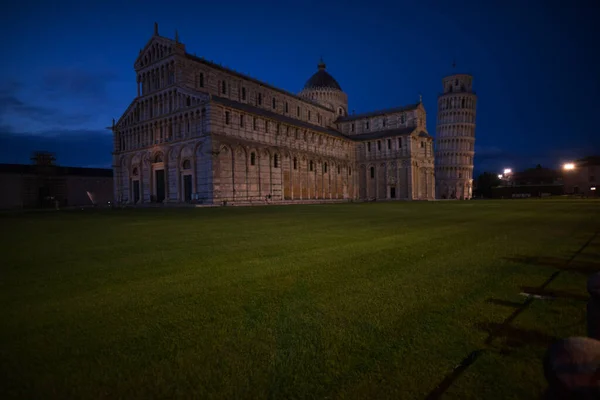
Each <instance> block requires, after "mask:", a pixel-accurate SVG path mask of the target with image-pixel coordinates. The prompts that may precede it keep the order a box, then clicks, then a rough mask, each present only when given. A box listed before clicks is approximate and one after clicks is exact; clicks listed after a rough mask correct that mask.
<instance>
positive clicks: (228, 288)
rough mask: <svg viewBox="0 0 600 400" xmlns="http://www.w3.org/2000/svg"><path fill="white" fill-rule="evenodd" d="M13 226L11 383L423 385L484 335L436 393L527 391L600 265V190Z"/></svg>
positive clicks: (80, 388) (158, 393)
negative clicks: (595, 196) (576, 196)
mask: <svg viewBox="0 0 600 400" xmlns="http://www.w3.org/2000/svg"><path fill="white" fill-rule="evenodd" d="M0 226H1V228H2V229H1V230H0V231H1V233H0V239H1V250H2V254H3V256H2V263H1V266H0V312H1V318H2V329H1V331H0V332H1V333H0V379H2V381H3V383H2V384H1V386H0V390H1V391H2V392H0V396H1V397H2V398H14V397H19V398H68V397H77V398H116V397H119V398H149V397H198V398H228V399H232V398H263V399H264V398H307V397H311V398H352V399H364V398H376V399H385V398H393V399H398V398H406V399H408V398H424V397H426V396H427V394H428V393H430V392H431V391H432V390H434V389H435V388H436V387H437V386H438V384H440V383H441V382H442V381H443V380H444V378H445V377H446V376H448V375H449V374H451V373H452V371H453V370H454V368H455V367H456V366H457V365H458V364H459V363H460V362H461V361H462V360H463V359H465V357H467V356H468V355H469V354H470V353H471V352H473V351H475V350H483V352H482V353H481V355H480V356H479V358H477V359H476V360H475V362H473V364H471V365H470V366H469V367H468V368H467V369H466V370H465V371H464V373H462V374H461V375H460V376H457V377H456V379H454V380H452V382H451V384H450V385H449V387H448V389H447V390H446V391H445V393H444V395H443V396H442V398H457V399H458V398H460V399H467V398H473V399H487V398H498V399H510V398H533V397H535V396H538V395H539V394H540V393H541V391H542V390H543V389H544V387H545V381H544V378H543V373H542V366H541V357H542V356H543V354H544V352H545V350H546V347H547V346H548V344H549V343H551V342H552V340H555V339H556V338H560V337H566V336H572V335H584V334H585V304H586V295H587V294H586V290H585V282H586V277H587V275H589V274H590V273H591V272H593V271H594V270H600V262H599V261H598V259H599V258H600V235H598V236H596V237H595V238H593V235H594V233H595V232H597V231H598V230H599V229H600V202H599V201H593V200H550V199H543V200H539V199H536V200H515V201H510V200H507V201H470V202H429V203H426V202H413V203H410V202H402V203H369V204H344V205H312V206H271V207H249V208H242V207H226V208H203V209H139V210H106V211H93V210H87V211H71V212H67V211H60V212H56V211H54V212H44V213H29V214H20V215H9V214H4V215H0ZM590 238H593V240H592V241H591V243H590V244H589V245H588V246H587V247H585V249H584V250H583V251H582V252H581V253H580V254H578V255H577V256H576V257H575V258H574V260H573V261H572V262H571V263H570V264H568V261H569V259H570V258H572V257H573V255H575V253H576V252H577V251H578V250H579V249H580V248H581V247H582V246H583V245H584V243H586V242H587V241H589V240H590ZM559 270H561V271H562V272H561V273H560V274H559V275H558V276H557V277H556V279H554V280H553V281H552V282H551V283H550V284H549V285H548V286H547V287H546V288H545V290H546V291H554V292H555V294H557V297H555V298H554V299H549V300H535V301H533V303H532V304H531V305H530V306H529V307H527V308H525V309H524V310H523V311H522V312H521V313H520V314H519V315H518V316H517V317H516V318H515V319H514V320H512V322H511V323H509V324H506V325H504V326H503V325H502V324H503V323H504V322H505V320H506V319H507V318H508V317H509V316H510V315H511V314H512V313H514V312H515V310H518V309H519V306H520V305H522V304H523V303H525V301H526V297H524V296H522V295H520V294H519V293H520V292H522V291H523V290H530V289H527V288H539V287H540V286H541V285H543V284H544V282H545V281H546V280H547V279H549V278H550V276H551V275H552V274H553V273H554V272H556V271H559ZM524 288H525V289H524ZM490 333H493V336H492V339H491V340H488V337H489V335H490Z"/></svg>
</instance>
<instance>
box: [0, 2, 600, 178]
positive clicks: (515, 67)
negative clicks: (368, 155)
mask: <svg viewBox="0 0 600 400" xmlns="http://www.w3.org/2000/svg"><path fill="white" fill-rule="evenodd" d="M51 3H52V4H57V5H51ZM251 5H252V6H251ZM8 7H12V9H11V10H8V12H6V7H5V9H4V10H3V14H4V15H3V18H2V24H1V26H0V31H1V32H2V35H3V38H4V51H3V56H2V58H3V62H2V63H0V69H1V74H2V77H3V79H1V80H0V163H29V162H30V161H29V157H30V155H31V152H32V151H34V150H49V151H54V152H56V155H57V162H58V163H59V164H61V165H72V166H89V167H110V165H111V151H112V138H111V133H110V131H108V130H106V129H105V128H106V127H107V126H109V125H110V124H111V121H112V118H115V119H118V118H119V117H120V115H121V114H122V113H123V112H124V111H125V109H126V108H127V106H128V105H129V103H130V102H131V101H132V100H133V99H134V97H135V95H136V87H135V72H134V70H133V63H134V61H135V58H136V56H137V54H138V52H139V49H140V48H142V47H143V46H144V45H145V44H146V42H147V41H148V40H149V39H150V37H151V35H152V32H153V23H154V21H157V22H158V23H159V32H160V34H161V35H163V36H168V37H174V34H175V30H176V29H177V30H178V31H179V36H180V40H181V41H182V42H183V43H184V44H185V45H186V48H187V51H188V52H189V53H192V54H193V53H196V54H197V55H198V56H203V57H205V58H207V59H209V60H213V61H216V62H218V63H221V64H222V65H224V66H228V67H230V68H233V69H235V70H237V71H240V72H243V73H246V74H249V75H251V76H253V77H256V78H258V79H261V80H263V81H266V82H268V83H270V84H272V85H275V86H277V87H281V88H283V89H286V90H289V91H292V92H299V91H300V90H301V89H302V87H303V85H304V83H305V81H306V80H307V79H308V78H309V77H310V76H311V75H312V74H313V73H314V72H315V71H316V68H317V63H318V60H319V57H320V56H323V58H324V60H325V62H326V64H327V70H328V72H330V73H331V74H332V75H333V76H334V77H335V78H336V79H337V81H338V82H339V83H340V85H341V86H342V89H343V90H344V91H345V92H346V93H347V94H348V99H349V109H350V110H355V111H356V112H357V113H360V112H365V111H370V110H376V109H382V108H389V107H393V106H399V105H405V104H410V103H414V102H416V101H417V100H418V98H419V94H420V93H421V94H422V95H423V101H424V104H425V108H426V110H427V111H428V117H427V126H428V131H429V132H430V133H431V134H435V123H436V109H437V103H436V102H437V95H438V93H439V92H441V80H442V77H443V76H444V75H447V74H450V73H452V72H453V71H454V72H466V73H470V74H472V75H473V76H474V86H475V90H476V92H477V94H478V96H479V103H478V109H477V128H476V145H475V150H476V156H475V170H476V171H475V172H476V173H480V172H483V171H500V170H501V169H502V168H504V167H512V168H515V169H519V168H526V167H532V166H535V165H536V164H538V163H540V164H542V165H544V166H550V167H554V166H557V165H558V164H559V163H561V162H563V161H567V160H569V159H572V158H575V157H581V156H585V155H590V154H599V153H600V131H599V130H598V124H597V123H596V121H595V118H596V116H597V114H598V113H599V112H600V60H599V59H600V57H599V56H598V52H599V50H598V49H599V48H600V45H599V44H598V39H599V38H600V28H599V25H600V23H599V22H598V21H600V5H599V3H598V1H593V0H589V1H583V0H581V1H569V2H565V1H560V2H559V1H555V0H551V1H549V0H545V1H535V2H534V1H526V0H518V1H512V0H509V1H489V2H488V1H480V0H479V1H468V2H467V1H451V2H445V1H435V2H434V1H418V2H403V1H390V2H383V1H360V2H358V1H353V0H344V1H333V0H332V1H323V0H321V1H261V0H257V1H247V0H245V1H239V2H238V1H222V2H218V1H215V2H209V1H184V2H175V1H158V2H154V1H139V2H134V1H127V0H121V1H112V0H104V1H92V0H77V1H70V0H61V1H57V2H47V1H20V2H14V3H12V5H11V6H8ZM454 60H456V68H455V69H453V68H452V62H453V61H454Z"/></svg>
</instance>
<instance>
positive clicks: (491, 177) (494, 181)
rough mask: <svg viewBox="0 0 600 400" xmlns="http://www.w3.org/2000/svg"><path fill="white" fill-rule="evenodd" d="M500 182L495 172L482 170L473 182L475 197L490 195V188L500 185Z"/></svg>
mask: <svg viewBox="0 0 600 400" xmlns="http://www.w3.org/2000/svg"><path fill="white" fill-rule="evenodd" d="M500 182H501V181H500V179H499V178H498V175H497V174H494V173H491V172H484V173H483V174H481V175H479V176H478V177H477V181H476V182H475V197H488V198H490V197H492V188H493V187H496V186H500Z"/></svg>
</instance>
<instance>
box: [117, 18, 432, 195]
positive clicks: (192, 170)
mask: <svg viewBox="0 0 600 400" xmlns="http://www.w3.org/2000/svg"><path fill="white" fill-rule="evenodd" d="M134 69H135V72H136V79H137V95H136V96H135V97H134V98H133V99H132V102H131V104H130V105H129V106H128V108H127V110H125V111H124V113H123V115H122V116H121V117H120V118H119V120H118V121H116V122H114V123H113V126H112V127H111V129H112V131H113V134H114V152H113V165H114V171H115V181H114V185H115V199H116V200H117V201H119V202H124V203H129V204H140V203H151V202H157V203H181V202H190V201H198V202H203V203H207V204H223V203H224V202H229V203H237V204H243V203H250V202H261V201H262V202H265V201H267V199H268V200H269V202H270V203H277V202H312V201H322V200H351V199H385V200H395V199H407V200H433V199H434V198H435V182H434V181H435V179H434V162H433V161H434V155H433V138H432V137H431V136H430V135H429V133H428V132H427V129H426V113H425V108H424V106H423V103H422V102H421V100H419V102H417V103H415V104H410V105H406V106H402V107H395V108H391V109H387V110H380V111H375V112H369V113H363V114H354V113H351V112H348V111H349V109H348V96H347V95H346V93H345V92H343V91H342V88H341V86H340V85H339V83H338V82H337V81H336V80H335V79H334V78H333V76H331V75H330V74H329V72H327V71H326V66H325V63H324V62H323V61H322V60H321V62H320V63H319V64H318V66H317V71H316V72H314V74H313V75H312V76H311V77H310V78H309V79H308V80H307V81H306V84H305V85H304V89H303V90H302V91H300V92H299V93H298V94H295V93H291V92H288V91H286V90H282V89H280V88H277V87H275V86H272V85H270V84H268V83H266V82H263V81H259V80H257V79H255V78H252V77H249V76H247V75H244V74H241V73H239V72H236V71H234V70H232V69H230V68H227V67H223V66H221V65H219V64H216V63H214V62H211V61H208V60H205V59H204V58H201V57H197V56H195V55H193V54H190V53H188V52H187V51H186V47H185V45H184V44H183V43H181V42H180V41H179V37H178V36H177V35H176V36H175V38H174V39H171V38H167V37H164V36H161V35H159V33H158V26H157V25H155V30H154V35H153V36H152V37H151V38H150V40H149V41H148V43H147V44H146V46H145V47H144V48H143V49H142V50H140V53H139V55H138V58H137V60H136V61H135V64H134Z"/></svg>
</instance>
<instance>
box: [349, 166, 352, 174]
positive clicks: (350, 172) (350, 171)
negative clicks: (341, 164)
mask: <svg viewBox="0 0 600 400" xmlns="http://www.w3.org/2000/svg"><path fill="white" fill-rule="evenodd" d="M351 175H352V168H351V167H348V176H351Z"/></svg>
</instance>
